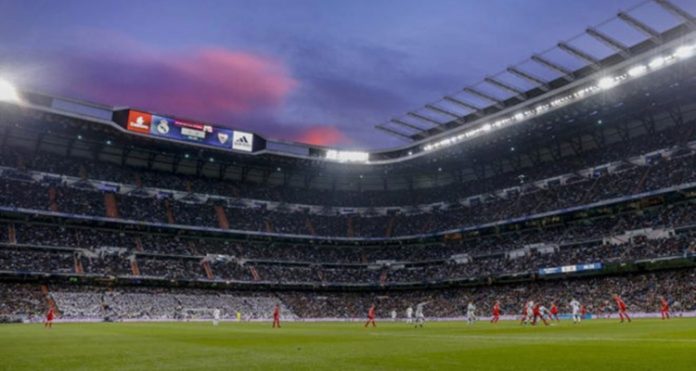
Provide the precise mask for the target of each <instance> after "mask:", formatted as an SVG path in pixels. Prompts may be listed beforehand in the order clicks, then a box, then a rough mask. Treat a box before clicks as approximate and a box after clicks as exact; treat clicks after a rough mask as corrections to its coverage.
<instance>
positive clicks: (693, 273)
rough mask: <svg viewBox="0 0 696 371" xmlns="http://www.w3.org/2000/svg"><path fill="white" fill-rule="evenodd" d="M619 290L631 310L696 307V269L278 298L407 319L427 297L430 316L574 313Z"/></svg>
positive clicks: (296, 306) (313, 310)
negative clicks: (533, 310)
mask: <svg viewBox="0 0 696 371" xmlns="http://www.w3.org/2000/svg"><path fill="white" fill-rule="evenodd" d="M615 293H616V294H619V295H621V296H622V297H623V299H624V301H625V302H626V303H627V304H628V307H629V311H631V312H658V311H659V308H660V307H659V305H660V302H659V299H658V298H659V296H664V297H665V298H667V300H669V302H670V303H672V310H673V311H674V312H684V311H694V310H696V269H693V268H692V269H687V270H678V271H666V272H659V273H647V274H633V275H625V276H613V277H596V278H582V279H572V280H560V281H538V282H534V283H529V282H525V283H518V284H505V285H491V286H478V287H471V288H456V289H454V288H453V289H430V290H410V291H377V292H370V293H365V292H343V293H336V292H330V293H329V292H314V293H305V292H302V293H298V292H281V293H280V298H281V299H282V300H283V302H285V303H286V304H287V305H288V307H290V308H292V309H293V311H294V313H295V314H297V315H298V316H299V317H301V318H362V317H363V316H365V313H366V311H367V308H369V307H370V305H372V304H375V305H376V309H377V316H378V317H382V318H389V317H390V313H391V311H392V310H395V311H397V312H398V315H399V318H404V315H405V313H404V312H405V310H406V308H407V307H409V306H411V307H415V305H416V304H417V303H422V302H427V304H426V305H425V308H424V314H425V316H426V317H461V316H464V314H465V311H466V305H467V304H468V303H469V301H471V302H473V303H475V304H476V305H477V308H478V314H479V315H481V316H487V315H489V314H490V313H491V308H492V306H493V304H494V303H495V301H496V300H499V301H500V302H501V308H502V312H503V314H509V315H518V314H519V313H521V312H522V306H523V305H524V303H526V302H527V301H529V300H533V301H535V302H539V303H543V304H545V305H546V306H547V307H549V306H550V305H551V303H556V304H557V305H558V306H559V308H560V310H561V312H562V313H569V312H570V305H569V303H570V301H571V300H572V299H573V298H575V299H577V300H579V301H580V303H582V304H583V305H585V306H586V307H587V309H588V311H589V313H593V314H597V315H599V314H603V313H605V312H607V311H613V309H614V308H613V307H612V304H613V302H612V297H611V296H612V294H615Z"/></svg>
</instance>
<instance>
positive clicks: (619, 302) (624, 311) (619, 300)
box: [614, 294, 631, 323]
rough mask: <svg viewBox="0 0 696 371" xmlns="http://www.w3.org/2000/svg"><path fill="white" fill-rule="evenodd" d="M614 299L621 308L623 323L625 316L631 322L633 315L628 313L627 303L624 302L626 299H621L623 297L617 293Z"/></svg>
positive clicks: (619, 308) (620, 315)
mask: <svg viewBox="0 0 696 371" xmlns="http://www.w3.org/2000/svg"><path fill="white" fill-rule="evenodd" d="M614 301H615V302H616V308H617V309H618V310H619V318H621V322H622V323H623V321H624V317H625V318H626V319H627V320H628V322H631V317H629V316H628V313H626V309H627V307H626V303H624V301H623V300H621V297H620V296H619V295H617V294H614Z"/></svg>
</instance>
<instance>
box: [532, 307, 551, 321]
mask: <svg viewBox="0 0 696 371" xmlns="http://www.w3.org/2000/svg"><path fill="white" fill-rule="evenodd" d="M532 313H534V319H533V320H532V325H536V322H537V318H539V319H541V320H542V321H543V322H544V325H546V326H548V325H549V323H548V322H546V318H544V316H543V315H542V314H541V304H539V303H537V304H536V305H534V309H533V310H532Z"/></svg>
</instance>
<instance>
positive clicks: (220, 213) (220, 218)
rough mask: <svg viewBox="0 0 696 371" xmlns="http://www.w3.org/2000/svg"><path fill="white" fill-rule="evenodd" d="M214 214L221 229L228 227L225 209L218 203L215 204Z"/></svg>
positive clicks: (228, 222)
mask: <svg viewBox="0 0 696 371" xmlns="http://www.w3.org/2000/svg"><path fill="white" fill-rule="evenodd" d="M214 207H215V216H216V217H217V222H218V227H220V228H221V229H230V221H229V220H228V219H227V214H225V209H224V208H223V207H222V206H220V205H215V206H214Z"/></svg>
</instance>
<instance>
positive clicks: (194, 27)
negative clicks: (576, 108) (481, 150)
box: [0, 0, 637, 148]
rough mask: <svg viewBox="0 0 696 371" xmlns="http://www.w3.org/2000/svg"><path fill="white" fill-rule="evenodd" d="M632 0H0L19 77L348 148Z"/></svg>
mask: <svg viewBox="0 0 696 371" xmlns="http://www.w3.org/2000/svg"><path fill="white" fill-rule="evenodd" d="M636 2H637V1H636V0H574V1H570V0H451V1H450V0H433V1H425V0H418V1H415V0H390V1H386V0H370V1H363V0H351V1H348V0H346V1H335V0H334V1H329V0H324V1H302V0H293V1H291V0H286V1H265V0H253V1H231V0H226V1H192V0H189V1H174V0H166V1H147V0H141V1H124V0H121V1H102V0H91V1H70V0H61V1H55V0H46V1H30V0H24V1H17V0H0V14H1V15H0V17H1V18H0V19H1V20H2V21H1V22H0V76H4V77H5V78H7V79H9V80H11V81H13V82H14V83H16V84H17V85H19V86H21V87H28V88H32V89H35V90H40V91H44V92H48V93H54V94H60V95H65V96H69V97H75V98H81V99H86V100H90V101H94V102H99V103H106V104H110V105H116V106H133V107H140V108H143V109H146V110H151V111H156V112H160V113H168V114H172V115H179V116H183V117H188V118H194V119H200V120H206V121H210V122H213V123H215V124H218V125H221V126H228V127H232V128H241V129H247V130H251V131H254V132H257V133H260V134H263V135H265V136H267V137H270V138H276V139H286V140H293V141H302V142H310V143H314V144H323V145H329V146H338V147H349V148H376V147H388V146H393V145H396V144H400V143H402V142H399V141H398V140H396V139H395V138H392V137H390V136H388V135H386V134H383V133H381V132H379V131H377V130H375V129H373V126H374V125H375V124H379V123H382V122H385V121H387V120H389V119H390V118H392V117H395V116H399V115H402V114H403V113H405V112H407V111H409V110H412V109H415V108H418V107H420V106H422V105H424V104H425V103H428V102H432V101H435V100H437V99H439V98H440V97H441V96H442V95H444V94H447V93H451V92H453V91H456V90H458V89H461V88H462V87H464V86H465V85H467V84H472V83H475V82H477V81H479V80H481V79H482V78H483V77H484V76H486V75H487V74H491V73H495V72H498V71H500V70H502V69H504V68H505V67H507V66H509V65H511V64H514V63H516V62H519V61H521V60H523V59H525V58H527V57H529V56H530V55H531V54H532V53H534V52H538V51H541V50H545V49H548V48H550V47H552V46H554V45H555V44H556V43H557V42H558V41H560V40H563V39H567V38H570V37H572V36H574V35H577V34H579V33H580V32H582V31H583V30H584V29H585V28H586V27H587V26H588V25H594V24H597V23H599V22H601V21H604V20H606V19H608V18H610V17H611V16H613V15H615V14H616V13H617V11H618V10H619V9H625V8H628V7H631V6H632V5H635V4H636Z"/></svg>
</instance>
